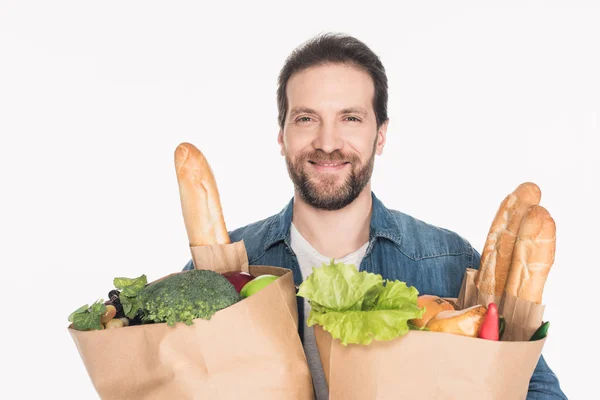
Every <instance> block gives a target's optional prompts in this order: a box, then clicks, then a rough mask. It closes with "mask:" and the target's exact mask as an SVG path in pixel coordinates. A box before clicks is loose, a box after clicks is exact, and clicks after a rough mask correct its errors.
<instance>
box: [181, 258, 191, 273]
mask: <svg viewBox="0 0 600 400" xmlns="http://www.w3.org/2000/svg"><path fill="white" fill-rule="evenodd" d="M191 269H194V260H192V259H190V261H188V262H187V264H185V267H183V271H189V270H191Z"/></svg>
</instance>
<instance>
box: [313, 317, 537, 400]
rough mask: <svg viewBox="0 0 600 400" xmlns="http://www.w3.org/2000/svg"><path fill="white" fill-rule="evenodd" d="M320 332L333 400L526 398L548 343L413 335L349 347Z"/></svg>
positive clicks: (439, 334)
mask: <svg viewBox="0 0 600 400" xmlns="http://www.w3.org/2000/svg"><path fill="white" fill-rule="evenodd" d="M314 328H315V337H316V339H317V345H318V348H319V353H320V355H321V360H322V363H323V369H324V372H325V377H326V379H327V382H328V385H329V399H330V400H354V399H356V400H359V399H360V400H392V399H394V400H395V399H420V400H421V399H448V400H450V399H457V400H459V399H460V400H470V399H473V400H487V399H498V400H500V399H501V400H508V399H525V398H526V396H527V388H528V386H529V380H530V378H531V375H532V374H533V370H534V369H535V366H536V364H537V361H538V359H539V355H540V354H541V350H542V347H543V345H544V342H545V339H543V340H540V341H536V342H495V341H490V340H483V339H473V338H468V337H464V336H458V335H451V334H447V333H440V332H425V331H410V332H409V333H408V334H406V335H405V336H402V337H400V338H398V339H394V340H391V341H389V342H378V341H373V342H371V344H369V345H366V346H364V345H354V344H351V345H348V346H343V345H342V344H341V343H340V341H339V340H337V339H333V338H332V337H331V335H330V334H329V333H327V332H325V331H324V330H323V329H322V328H321V327H320V326H318V325H315V327H314ZM516 360H518V362H516Z"/></svg>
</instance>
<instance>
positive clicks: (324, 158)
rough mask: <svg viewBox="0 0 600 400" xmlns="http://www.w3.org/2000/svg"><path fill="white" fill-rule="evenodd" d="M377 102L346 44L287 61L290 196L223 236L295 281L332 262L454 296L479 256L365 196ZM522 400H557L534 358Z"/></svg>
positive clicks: (383, 101) (378, 124)
mask: <svg viewBox="0 0 600 400" xmlns="http://www.w3.org/2000/svg"><path fill="white" fill-rule="evenodd" d="M387 100H388V99H387V77H386V73H385V69H384V67H383V65H382V64H381V62H380V60H379V59H378V57H377V56H376V55H375V54H374V53H373V52H372V51H371V50H370V49H369V48H368V47H367V46H366V45H364V44H363V43H362V42H360V41H358V40H356V39H355V38H352V37H348V36H343V35H335V34H327V35H320V36H317V37H315V38H314V39H312V40H310V41H308V42H307V43H305V44H304V45H302V46H300V47H299V48H297V49H296V50H295V51H294V52H293V53H292V54H291V55H290V56H289V58H288V59H287V60H286V63H285V65H284V66H283V69H282V70H281V73H280V76H279V87H278V92H277V102H278V108H279V126H280V131H279V135H278V138H277V140H278V143H279V145H280V147H281V154H282V155H283V156H285V160H286V163H287V168H288V172H289V176H290V178H291V179H292V182H293V183H294V187H295V192H294V197H293V199H291V201H290V202H289V204H288V205H287V206H286V207H285V208H284V209H283V210H282V211H281V212H280V213H279V214H276V215H273V216H271V217H270V218H267V219H265V220H262V221H259V222H256V223H253V224H251V225H248V226H245V227H242V228H239V229H237V230H235V231H233V232H230V237H231V240H232V241H233V242H236V241H239V240H242V239H243V240H244V242H245V245H246V249H247V252H248V259H249V261H250V264H255V265H274V266H281V267H286V268H290V269H291V270H292V271H293V275H294V279H295V281H296V284H297V285H299V284H300V283H301V282H302V281H303V279H305V278H306V277H307V276H308V275H309V274H310V273H311V272H312V267H313V266H321V265H322V264H323V263H329V262H330V261H331V259H335V261H336V262H344V263H347V264H354V265H357V266H358V268H359V269H360V270H361V271H369V272H374V273H378V274H381V275H382V276H383V277H384V279H398V280H401V281H404V282H406V283H407V284H408V285H410V286H415V287H416V288H418V290H419V292H420V293H428V294H435V295H438V296H443V297H457V296H458V292H459V290H460V286H461V282H462V279H463V275H464V272H465V269H466V268H478V267H479V261H480V255H479V253H478V252H477V251H476V250H475V249H473V248H472V247H471V245H470V244H469V243H468V242H467V241H466V240H465V239H463V238H462V237H460V236H459V235H458V234H456V233H454V232H451V231H449V230H446V229H442V228H438V227H435V226H432V225H429V224H427V223H424V222H422V221H419V220H417V219H415V218H413V217H410V216H408V215H406V214H403V213H401V212H398V211H395V210H390V209H388V208H386V207H385V206H384V205H383V204H382V203H381V201H380V200H378V199H377V197H376V196H375V195H374V193H373V192H372V190H371V183H370V179H371V174H372V172H373V165H374V160H375V155H380V154H381V153H382V151H383V148H384V145H385V141H386V134H387V126H388V116H387ZM190 268H193V264H192V262H191V261H190V262H189V263H188V265H186V267H185V269H190ZM298 311H299V316H300V319H301V322H300V329H299V331H300V335H301V338H302V340H303V345H304V348H305V352H306V355H307V359H308V363H309V366H310V370H311V373H312V376H313V381H314V385H315V392H316V397H317V399H326V398H327V397H328V393H327V384H326V381H325V378H324V375H323V370H322V366H321V364H320V360H319V355H318V352H317V349H316V344H315V338H314V334H313V330H312V328H308V327H307V326H306V318H305V316H306V315H307V314H308V312H309V304H308V303H307V302H306V301H304V300H303V299H302V298H298ZM528 398H530V399H541V398H545V399H548V398H565V396H564V394H563V393H562V391H561V389H560V386H559V382H558V380H557V378H556V376H555V375H554V374H553V372H552V371H551V370H550V369H549V368H548V366H547V365H546V363H545V361H544V359H543V358H540V361H539V364H538V366H537V368H536V370H535V373H534V375H533V377H532V378H531V382H530V387H529V396H528Z"/></svg>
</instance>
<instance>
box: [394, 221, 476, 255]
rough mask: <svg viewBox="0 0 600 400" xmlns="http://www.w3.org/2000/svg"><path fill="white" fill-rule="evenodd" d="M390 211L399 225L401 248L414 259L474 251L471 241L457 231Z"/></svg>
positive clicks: (468, 253) (467, 253) (466, 253)
mask: <svg viewBox="0 0 600 400" xmlns="http://www.w3.org/2000/svg"><path fill="white" fill-rule="evenodd" d="M388 211H389V213H390V215H391V216H392V217H393V219H394V221H395V222H396V224H397V226H398V230H399V236H400V247H401V250H402V251H403V252H404V253H405V255H406V256H408V257H410V258H412V259H415V260H418V259H423V258H430V257H439V256H448V255H461V254H464V255H471V254H472V253H473V252H474V249H473V247H472V246H471V243H470V242H469V241H468V240H467V239H466V238H464V237H463V236H462V235H461V234H459V233H457V232H456V231H453V230H450V229H447V228H444V227H441V226H438V225H435V224H433V223H430V222H426V221H425V220H423V219H419V218H416V217H414V216H411V215H409V214H406V213H404V212H401V211H398V210H393V209H388Z"/></svg>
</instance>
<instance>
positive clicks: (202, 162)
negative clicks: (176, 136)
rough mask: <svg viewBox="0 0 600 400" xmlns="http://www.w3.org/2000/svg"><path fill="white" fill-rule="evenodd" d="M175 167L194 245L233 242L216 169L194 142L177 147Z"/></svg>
mask: <svg viewBox="0 0 600 400" xmlns="http://www.w3.org/2000/svg"><path fill="white" fill-rule="evenodd" d="M175 170H176V174H177V182H178V184H179V196H180V199H181V208H182V212H183V220H184V223H185V228H186V231H187V234H188V240H189V243H190V246H206V245H212V244H227V243H230V238H229V234H228V232H227V228H226V226H225V219H224V217H223V210H222V208H221V199H220V197H219V191H218V190H217V183H216V181H215V177H214V175H213V172H212V170H211V168H210V165H209V164H208V161H207V160H206V158H205V157H204V155H203V154H202V153H201V152H200V150H198V149H197V148H196V147H195V146H194V145H192V144H190V143H182V144H180V145H179V146H177V148H176V149H175Z"/></svg>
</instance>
